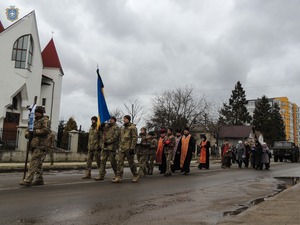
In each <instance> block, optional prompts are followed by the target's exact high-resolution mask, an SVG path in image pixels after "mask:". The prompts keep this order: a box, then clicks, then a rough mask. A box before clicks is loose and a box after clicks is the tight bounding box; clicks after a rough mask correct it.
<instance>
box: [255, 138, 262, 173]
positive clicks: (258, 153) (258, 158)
mask: <svg viewBox="0 0 300 225" xmlns="http://www.w3.org/2000/svg"><path fill="white" fill-rule="evenodd" d="M261 157H262V146H261V144H260V142H259V141H258V140H256V141H255V169H256V170H261V169H262V164H261Z"/></svg>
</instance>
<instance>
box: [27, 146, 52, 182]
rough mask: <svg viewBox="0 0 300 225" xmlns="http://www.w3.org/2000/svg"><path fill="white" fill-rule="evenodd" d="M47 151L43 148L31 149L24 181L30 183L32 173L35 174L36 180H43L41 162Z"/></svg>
mask: <svg viewBox="0 0 300 225" xmlns="http://www.w3.org/2000/svg"><path fill="white" fill-rule="evenodd" d="M46 155H47V151H46V150H45V149H44V148H36V149H34V150H33V152H32V155H31V159H30V164H29V168H28V173H27V176H26V178H25V179H24V181H26V182H28V183H32V180H33V178H34V175H36V180H37V181H42V180H43V162H44V160H45V158H46Z"/></svg>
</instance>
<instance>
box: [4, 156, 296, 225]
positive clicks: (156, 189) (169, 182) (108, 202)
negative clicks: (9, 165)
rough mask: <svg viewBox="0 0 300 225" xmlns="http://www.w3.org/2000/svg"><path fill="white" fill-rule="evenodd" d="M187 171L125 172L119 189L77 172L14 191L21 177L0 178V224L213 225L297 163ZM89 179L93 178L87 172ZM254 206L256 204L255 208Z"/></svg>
mask: <svg viewBox="0 0 300 225" xmlns="http://www.w3.org/2000/svg"><path fill="white" fill-rule="evenodd" d="M237 167H238V166H237V165H236V164H235V165H233V167H232V168H231V169H221V168H220V164H218V163H216V164H212V165H211V170H199V169H198V168H197V167H192V168H191V175H189V176H183V175H182V174H181V173H175V174H173V176H172V177H163V176H162V175H160V174H158V171H155V174H154V175H153V176H147V177H145V178H142V179H141V180H140V182H138V183H136V184H133V183H131V178H132V175H131V173H130V171H129V170H128V169H126V170H125V174H124V178H125V179H124V180H123V183H122V184H113V183H111V180H110V179H111V178H112V172H111V170H108V173H107V175H106V178H105V180H104V181H94V180H82V179H81V177H82V175H83V172H82V171H65V172H56V171H50V172H47V173H45V174H44V179H45V183H46V184H45V185H44V186H35V187H30V188H26V187H19V185H18V182H19V181H20V179H21V177H22V174H21V173H6V174H0V179H1V184H0V224H5V225H6V224H18V225H23V224H24V225H31V224H63V225H69V224H218V222H220V221H222V219H223V218H224V217H226V216H234V215H235V214H237V213H239V212H240V211H243V210H247V208H248V207H251V205H252V204H257V203H259V201H263V200H264V198H266V197H268V196H272V195H274V194H276V193H278V192H279V191H282V189H284V188H286V185H285V182H284V180H280V179H276V178H275V177H293V176H299V174H300V173H299V172H300V164H299V163H288V162H284V163H273V164H272V167H271V170H270V171H256V170H253V169H246V168H243V169H238V168H237ZM92 175H94V176H96V175H97V172H96V171H93V174H92ZM256 201H257V202H256Z"/></svg>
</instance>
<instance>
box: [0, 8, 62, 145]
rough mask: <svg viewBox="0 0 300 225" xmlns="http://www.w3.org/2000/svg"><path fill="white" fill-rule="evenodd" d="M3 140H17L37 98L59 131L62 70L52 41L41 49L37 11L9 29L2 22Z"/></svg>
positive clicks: (0, 134) (0, 133)
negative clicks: (19, 128) (19, 129)
mask: <svg viewBox="0 0 300 225" xmlns="http://www.w3.org/2000/svg"><path fill="white" fill-rule="evenodd" d="M0 49H1V51H0V55H1V60H0V91H1V97H0V140H1V139H2V141H5V140H6V141H11V142H13V141H15V140H16V135H17V127H20V126H24V127H25V126H27V124H28V106H30V105H32V104H33V102H34V99H36V100H37V102H36V103H37V105H41V106H43V107H44V108H45V111H46V115H48V116H49V117H50V120H51V129H52V130H53V131H57V129H58V123H59V110H60V99H61V98H60V97H61V88H62V79H63V75H64V72H63V69H62V66H61V63H60V59H59V57H58V54H57V51H56V47H55V44H54V40H53V38H52V39H51V40H50V41H49V43H48V44H47V45H46V47H45V48H44V49H43V50H42V48H41V46H40V39H39V34H38V28H37V20H36V15H35V12H34V11H32V12H30V13H29V14H27V15H26V16H24V17H23V18H21V19H19V20H18V21H16V22H15V23H13V24H11V25H10V26H8V27H6V28H5V27H4V26H3V23H2V22H1V21H0Z"/></svg>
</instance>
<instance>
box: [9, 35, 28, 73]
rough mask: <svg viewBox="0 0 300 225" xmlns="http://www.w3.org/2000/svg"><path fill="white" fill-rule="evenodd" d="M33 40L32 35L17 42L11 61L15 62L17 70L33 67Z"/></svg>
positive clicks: (25, 36)
mask: <svg viewBox="0 0 300 225" xmlns="http://www.w3.org/2000/svg"><path fill="white" fill-rule="evenodd" d="M32 57H33V39H32V36H31V35H24V36H22V37H20V38H19V39H18V40H16V41H15V43H14V45H13V51H12V57H11V59H12V60H13V61H15V68H21V69H28V70H30V68H31V66H32Z"/></svg>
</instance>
